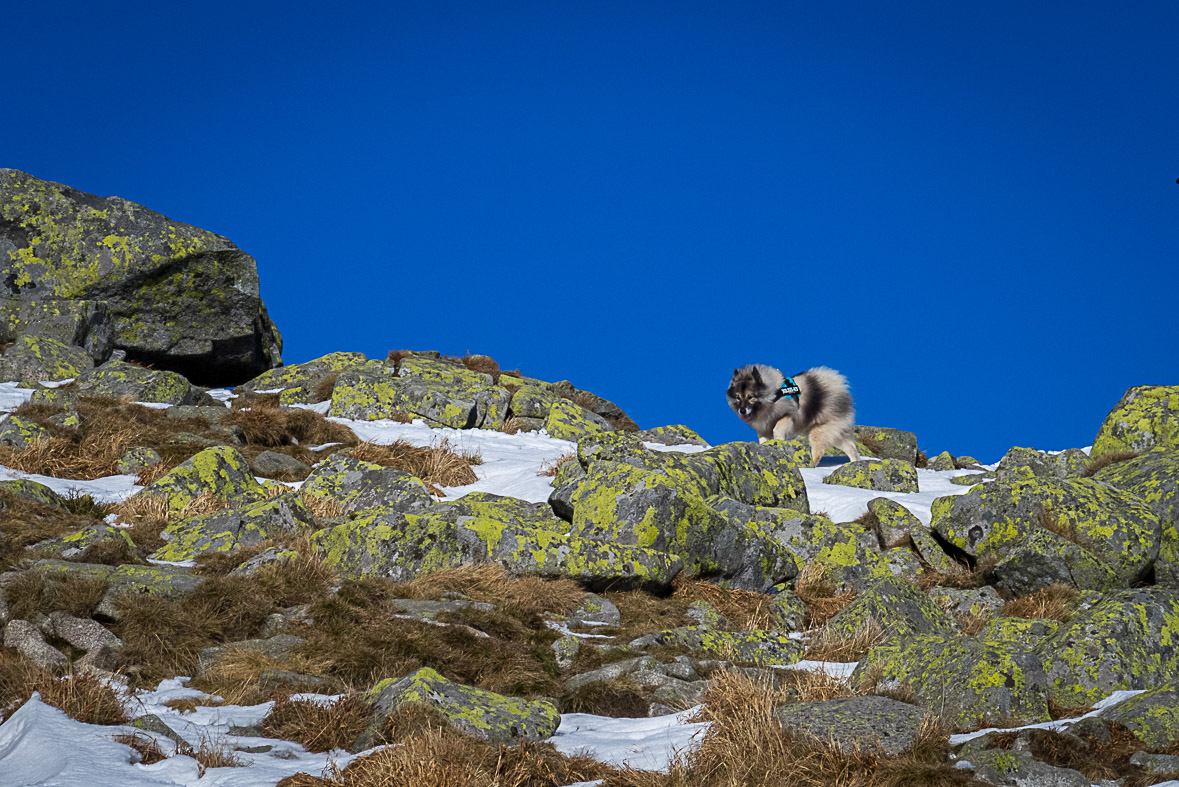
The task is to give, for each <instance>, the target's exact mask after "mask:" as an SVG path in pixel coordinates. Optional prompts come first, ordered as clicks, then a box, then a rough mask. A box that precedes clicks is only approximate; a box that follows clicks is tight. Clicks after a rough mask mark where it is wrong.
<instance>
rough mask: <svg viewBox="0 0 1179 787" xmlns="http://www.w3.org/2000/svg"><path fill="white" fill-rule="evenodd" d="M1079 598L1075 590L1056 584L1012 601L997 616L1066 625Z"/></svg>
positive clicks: (1078, 592) (1069, 586) (1068, 586)
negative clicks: (1047, 619)
mask: <svg viewBox="0 0 1179 787" xmlns="http://www.w3.org/2000/svg"><path fill="white" fill-rule="evenodd" d="M1080 597H1081V593H1080V591H1078V590H1077V589H1076V588H1074V587H1072V586H1071V585H1065V584H1063V583H1059V582H1058V583H1056V584H1054V585H1049V586H1048V587H1046V588H1041V589H1039V590H1037V591H1035V592H1034V593H1029V594H1027V595H1026V596H1020V597H1019V598H1016V599H1012V600H1011V601H1009V602H1007V604H1005V605H1004V606H1003V609H1001V610H1000V611H999V614H1000V615H1004V616H1006V617H1009V618H1051V619H1053V620H1059V621H1060V622H1062V623H1067V622H1068V621H1069V619H1070V618H1071V617H1072V610H1073V605H1074V604H1076V602H1077V599H1079V598H1080Z"/></svg>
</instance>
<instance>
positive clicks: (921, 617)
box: [827, 577, 957, 637]
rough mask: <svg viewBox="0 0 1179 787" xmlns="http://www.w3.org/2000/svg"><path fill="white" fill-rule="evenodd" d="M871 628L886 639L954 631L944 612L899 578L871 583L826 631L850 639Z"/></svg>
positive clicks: (951, 621)
mask: <svg viewBox="0 0 1179 787" xmlns="http://www.w3.org/2000/svg"><path fill="white" fill-rule="evenodd" d="M870 624H875V625H877V626H879V627H880V628H881V629H882V630H883V631H884V633H885V635H886V636H887V637H900V636H906V635H909V634H938V635H941V636H950V635H952V634H954V633H955V631H956V630H957V627H956V626H955V624H954V619H953V618H951V617H950V616H949V614H947V613H946V611H945V610H943V609H942V608H941V607H939V606H938V605H937V604H935V603H933V601H932V600H931V599H930V597H929V596H928V595H926V594H925V593H922V592H921V591H920V590H918V589H917V588H916V587H915V586H914V585H912V584H911V583H909V582H907V581H905V580H904V579H901V578H899V577H885V578H884V579H880V580H877V581H876V582H874V583H872V584H871V585H870V586H868V587H867V588H866V589H865V590H863V591H862V592H860V593H859V594H858V595H857V596H856V599H855V600H854V601H853V602H852V603H850V604H848V605H847V606H846V607H844V608H843V609H842V610H840V611H839V612H838V613H837V614H836V615H835V617H833V618H831V620H830V621H828V622H827V629H828V631H829V632H831V633H833V634H842V635H844V636H847V637H851V636H853V635H854V634H855V633H856V632H858V631H859V630H860V629H863V628H865V627H867V626H868V625H870Z"/></svg>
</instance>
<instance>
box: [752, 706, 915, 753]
mask: <svg viewBox="0 0 1179 787" xmlns="http://www.w3.org/2000/svg"><path fill="white" fill-rule="evenodd" d="M926 715H927V714H926V711H924V710H922V709H921V708H917V707H914V706H912V705H909V704H907V703H904V702H898V701H897V700H894V699H889V698H888V697H846V698H843V699H834V700H824V701H821V702H796V703H793V704H791V705H782V706H779V707H777V708H775V709H774V718H776V719H777V720H778V722H779V723H780V724H781V725H782V726H783V727H785V728H786V729H787V730H789V731H790V732H793V733H795V734H804V735H810V736H813V737H816V738H819V739H821V740H825V741H826V740H829V741H832V742H834V744H835V745H836V747H838V748H840V749H845V750H851V751H857V750H859V751H863V750H869V751H871V750H872V749H874V748H876V747H879V749H880V750H881V751H883V752H884V753H885V754H886V755H888V756H895V755H897V754H900V753H902V752H905V751H908V750H909V749H911V748H912V747H913V744H914V742H915V741H916V740H917V732H918V731H919V730H920V729H921V725H922V723H923V722H924V720H925V717H926Z"/></svg>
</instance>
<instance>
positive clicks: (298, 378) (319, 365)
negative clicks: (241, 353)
mask: <svg viewBox="0 0 1179 787" xmlns="http://www.w3.org/2000/svg"><path fill="white" fill-rule="evenodd" d="M367 361H368V356H366V355H365V354H364V353H356V352H336V353H329V354H327V355H324V356H322V357H320V358H316V359H315V360H312V361H306V362H304V363H294V364H291V365H290V366H281V367H279V368H277V369H268V370H266V371H265V372H263V373H262V374H260V375H258V376H257V377H255V378H254V379H253V380H250V381H249V382H247V383H243V384H242V385H239V386H238V387H237V389H235V390H241V391H251V392H257V391H272V392H273V391H276V390H277V391H278V392H279V402H280V403H281V404H309V403H312V402H316V401H319V400H320V397H319V396H318V394H319V388H320V386H321V385H322V384H324V382H325V381H326V380H328V379H329V378H330V377H332V376H333V375H337V374H339V373H340V372H343V371H346V370H349V369H357V368H359V367H361V366H364V365H365V364H366V363H367ZM327 398H329V399H330V398H331V396H328V397H327Z"/></svg>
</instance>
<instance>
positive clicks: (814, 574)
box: [794, 563, 856, 628]
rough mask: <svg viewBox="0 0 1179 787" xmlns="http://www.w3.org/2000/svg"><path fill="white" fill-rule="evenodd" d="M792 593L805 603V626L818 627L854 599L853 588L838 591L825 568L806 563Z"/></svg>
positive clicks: (817, 564)
mask: <svg viewBox="0 0 1179 787" xmlns="http://www.w3.org/2000/svg"><path fill="white" fill-rule="evenodd" d="M794 593H795V594H796V595H797V596H798V597H799V598H800V599H802V602H803V603H804V604H806V620H805V624H804V625H806V627H807V628H818V627H819V626H822V625H824V624H825V623H826V622H827V621H828V620H830V619H831V618H833V617H835V615H836V614H837V613H838V612H839V611H840V610H842V609H843V608H844V607H846V606H847V605H848V604H850V603H852V602H853V601H855V600H856V592H855V591H854V590H850V589H849V590H843V591H839V590H837V589H836V588H835V586H834V585H832V584H831V582H830V581H829V580H828V578H827V568H826V566H823V565H822V564H820V563H808V564H807V565H806V567H805V568H803V570H802V571H801V572H799V574H798V577H797V578H796V579H795V582H794Z"/></svg>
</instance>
